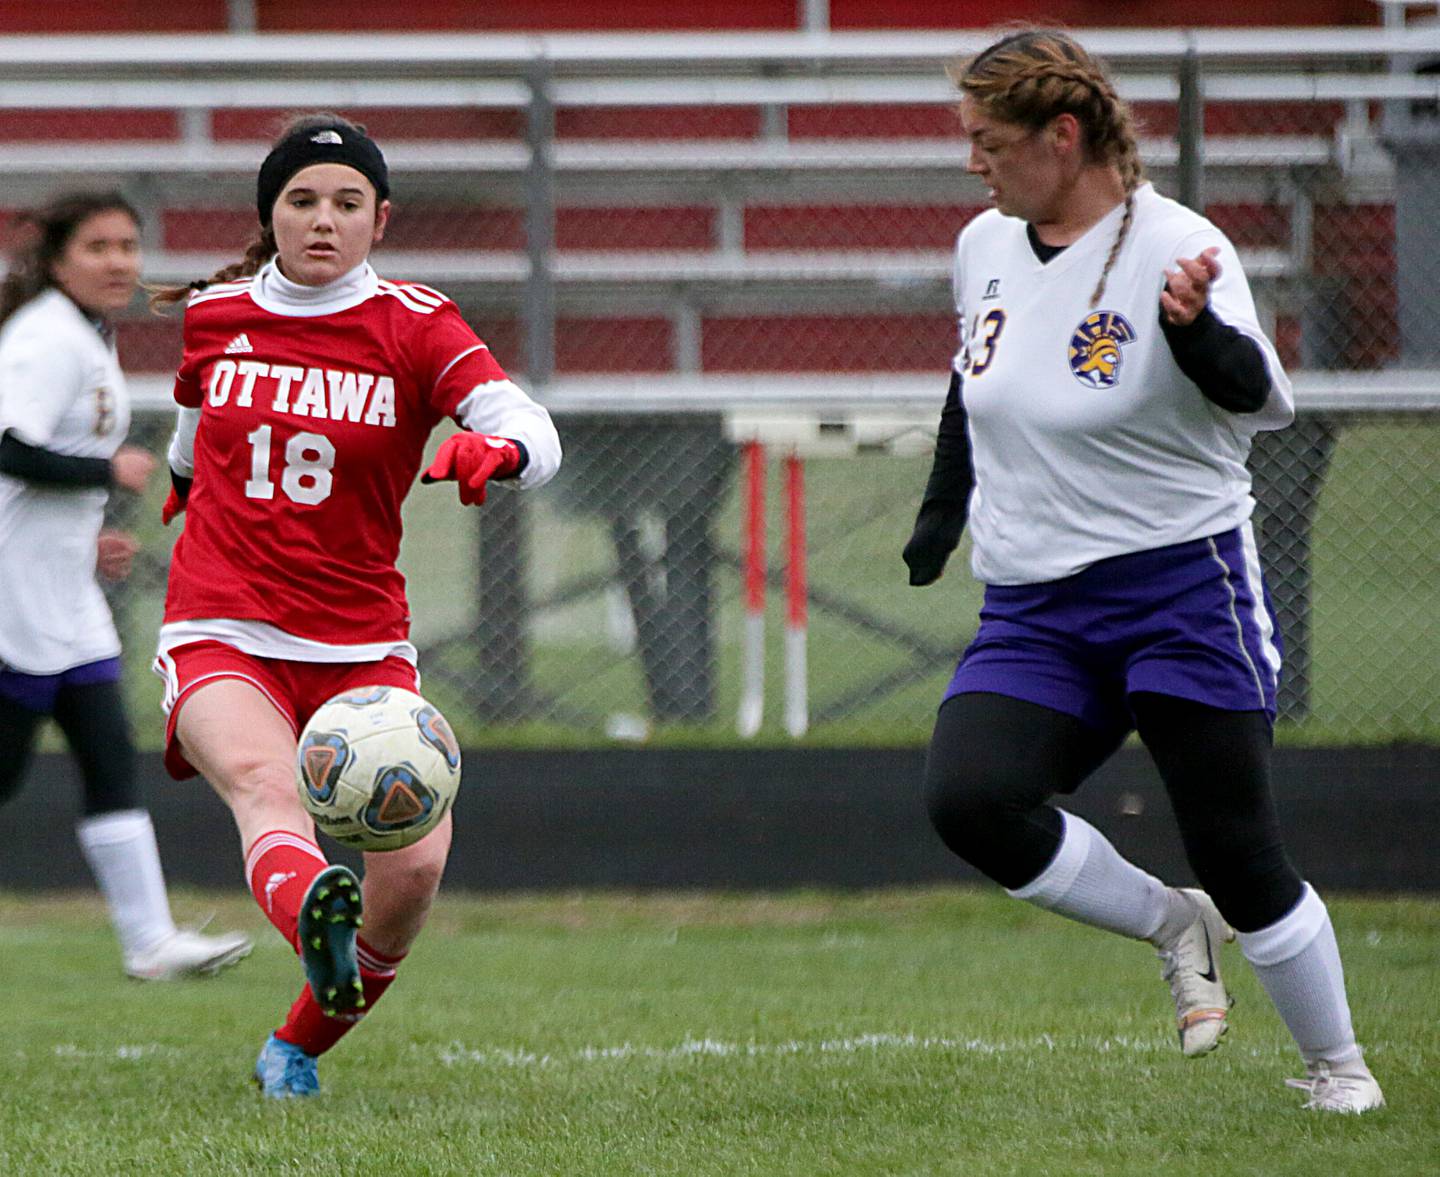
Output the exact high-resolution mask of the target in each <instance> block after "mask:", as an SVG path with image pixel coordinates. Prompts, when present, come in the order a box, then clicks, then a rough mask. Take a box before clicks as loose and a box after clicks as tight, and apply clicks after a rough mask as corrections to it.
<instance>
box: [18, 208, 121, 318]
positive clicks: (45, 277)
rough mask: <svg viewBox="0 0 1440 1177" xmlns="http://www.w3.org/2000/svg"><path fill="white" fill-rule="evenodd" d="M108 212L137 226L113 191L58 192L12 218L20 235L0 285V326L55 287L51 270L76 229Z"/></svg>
mask: <svg viewBox="0 0 1440 1177" xmlns="http://www.w3.org/2000/svg"><path fill="white" fill-rule="evenodd" d="M108 212H122V213H125V214H126V215H127V216H128V217H129V218H130V219H131V220H132V221H134V222H135V225H136V227H137V228H138V227H139V225H140V214H139V213H138V212H136V211H135V206H134V205H132V204H131V203H130V202H129V201H128V200H126V199H125V197H124V196H122V195H121V194H120V193H119V192H115V191H111V192H62V193H60V194H59V195H57V196H55V197H53V198H51V200H50V201H49V202H48V203H46V204H44V205H43V206H41V207H40V208H37V209H33V210H31V211H29V212H24V213H21V214H20V215H19V216H18V217H17V218H16V219H15V224H16V226H17V227H18V228H19V230H20V233H19V239H18V241H17V243H16V244H15V245H14V246H13V247H12V249H11V251H10V268H9V272H8V273H6V275H5V280H4V281H3V282H0V323H4V322H5V320H6V319H8V318H9V317H10V316H11V315H13V314H14V313H15V312H16V311H18V310H19V309H20V308H21V307H22V306H24V305H25V304H26V303H27V302H29V301H30V300H31V299H32V298H34V297H36V296H37V295H39V294H43V293H44V292H45V291H46V290H49V289H50V288H51V287H52V286H54V285H55V277H54V275H53V274H52V273H51V267H52V266H54V264H55V263H56V262H57V261H58V260H59V259H60V255H61V254H62V253H64V252H65V247H66V246H68V245H69V244H70V239H71V238H72V237H74V236H75V232H76V230H77V229H79V228H80V226H81V225H83V224H84V223H85V222H86V221H88V220H89V219H90V218H91V217H93V216H95V215H97V214H98V213H108Z"/></svg>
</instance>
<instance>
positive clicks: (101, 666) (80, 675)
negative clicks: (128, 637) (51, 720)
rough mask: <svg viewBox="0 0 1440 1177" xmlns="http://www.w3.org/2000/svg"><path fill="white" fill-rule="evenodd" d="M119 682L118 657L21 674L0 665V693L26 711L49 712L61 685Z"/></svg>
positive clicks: (52, 708)
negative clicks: (58, 670) (59, 670)
mask: <svg viewBox="0 0 1440 1177" xmlns="http://www.w3.org/2000/svg"><path fill="white" fill-rule="evenodd" d="M119 681H120V659H119V658H102V659H101V660H100V661H99V662H86V663H84V664H82V665H80V666H72V667H71V668H70V669H69V670H62V671H61V672H60V673H59V674H21V673H20V671H18V670H11V669H9V668H8V667H4V668H0V695H3V696H4V697H5V698H7V699H9V700H10V701H11V702H12V703H18V704H20V706H21V707H24V708H25V709H26V710H27V711H38V712H40V713H41V714H43V715H49V714H50V713H51V712H52V711H54V710H55V700H56V699H57V698H59V696H60V692H61V691H62V690H63V689H64V688H65V687H88V686H94V685H95V684H96V683H102V682H119Z"/></svg>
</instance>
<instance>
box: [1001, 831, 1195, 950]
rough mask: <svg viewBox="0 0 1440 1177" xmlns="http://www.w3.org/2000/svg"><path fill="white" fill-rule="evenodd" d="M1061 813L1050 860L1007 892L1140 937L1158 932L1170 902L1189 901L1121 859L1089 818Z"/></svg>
mask: <svg viewBox="0 0 1440 1177" xmlns="http://www.w3.org/2000/svg"><path fill="white" fill-rule="evenodd" d="M1060 816H1061V817H1062V818H1064V819H1065V833H1064V834H1063V835H1062V837H1061V840H1060V849H1059V850H1057V851H1056V852H1055V857H1054V858H1052V859H1051V860H1050V865H1049V866H1047V867H1046V868H1045V869H1044V870H1042V871H1041V872H1040V873H1039V874H1038V875H1036V876H1035V878H1033V879H1032V880H1031V881H1030V882H1028V883H1026V884H1025V886H1023V887H1018V888H1016V889H1015V890H1014V891H1008V892H1007V894H1009V895H1013V896H1014V897H1015V898H1016V899H1024V900H1025V901H1026V902H1028V903H1033V904H1035V906H1036V907H1043V908H1044V909H1045V910H1046V911H1053V912H1056V913H1057V914H1059V915H1063V916H1068V917H1069V918H1070V919H1072V920H1078V921H1079V922H1080V923H1082V924H1089V925H1090V926H1091V927H1095V928H1104V929H1105V930H1106V931H1107V932H1119V933H1120V934H1121V935H1122V936H1133V937H1134V938H1135V939H1137V940H1148V939H1150V938H1151V937H1152V936H1154V935H1155V933H1156V932H1157V931H1158V930H1159V929H1160V926H1161V925H1162V924H1164V923H1165V921H1166V918H1167V916H1169V914H1170V910H1171V905H1172V902H1179V903H1184V904H1187V905H1188V904H1190V901H1189V899H1188V898H1186V897H1185V896H1183V895H1180V894H1179V892H1176V891H1172V890H1171V889H1170V888H1169V887H1167V886H1166V885H1165V884H1164V883H1162V882H1161V881H1160V880H1159V879H1157V878H1156V877H1155V876H1154V875H1152V874H1149V873H1147V872H1146V871H1143V870H1141V869H1140V868H1139V867H1138V866H1136V865H1134V863H1131V862H1127V861H1126V860H1125V859H1124V858H1122V857H1121V856H1120V852H1119V851H1118V850H1116V849H1115V847H1114V846H1112V845H1110V843H1109V842H1108V841H1107V840H1106V839H1105V835H1104V834H1102V833H1101V832H1100V831H1099V830H1097V829H1096V828H1095V827H1094V826H1092V825H1091V824H1090V823H1089V822H1087V821H1084V820H1083V819H1082V818H1078V817H1076V816H1075V815H1074V814H1071V813H1066V812H1065V811H1064V810H1061V811H1060ZM1192 906H1193V905H1192ZM1190 918H1191V919H1193V918H1194V916H1193V915H1191V917H1190ZM1186 922H1187V923H1188V920H1187V921H1186Z"/></svg>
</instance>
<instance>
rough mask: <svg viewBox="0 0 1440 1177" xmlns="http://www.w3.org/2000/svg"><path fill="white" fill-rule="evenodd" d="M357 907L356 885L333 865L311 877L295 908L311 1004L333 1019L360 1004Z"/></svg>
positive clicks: (351, 875) (362, 996)
mask: <svg viewBox="0 0 1440 1177" xmlns="http://www.w3.org/2000/svg"><path fill="white" fill-rule="evenodd" d="M360 905H361V901H360V880H359V879H357V878H356V877H355V872H354V871H352V870H351V869H350V868H349V867H348V866H340V865H338V864H337V865H335V866H327V867H326V868H325V869H324V870H322V871H321V872H320V873H319V874H318V875H316V876H315V878H314V881H312V882H311V884H310V888H309V890H307V891H306V892H305V900H304V902H303V903H302V904H301V905H300V920H299V925H298V928H297V930H296V934H297V935H298V936H299V938H300V963H301V964H302V965H303V966H304V967H305V979H306V980H307V981H308V982H310V992H311V993H312V994H314V996H315V1001H316V1003H317V1004H318V1005H319V1006H320V1008H321V1010H322V1011H324V1013H326V1014H327V1015H329V1016H330V1017H332V1018H333V1017H339V1016H341V1015H342V1014H348V1013H353V1012H354V1011H356V1010H358V1009H360V1008H361V1007H362V1006H363V1005H364V1004H365V990H364V987H363V986H362V985H361V983H360V966H359V964H358V963H356V960H355V929H356V928H358V927H360V926H361V924H362V923H363V921H362V920H361V918H360Z"/></svg>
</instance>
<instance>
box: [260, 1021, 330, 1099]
mask: <svg viewBox="0 0 1440 1177" xmlns="http://www.w3.org/2000/svg"><path fill="white" fill-rule="evenodd" d="M255 1085H256V1086H257V1087H259V1088H260V1094H261V1095H263V1096H264V1097H265V1098H266V1099H303V1098H304V1097H305V1096H307V1095H319V1094H320V1076H319V1074H318V1073H317V1071H316V1069H315V1056H314V1055H309V1054H306V1053H305V1052H304V1051H303V1050H301V1049H300V1048H299V1047H298V1046H296V1045H295V1044H294V1043H292V1042H282V1041H281V1040H280V1039H278V1038H276V1037H275V1035H274V1034H271V1035H270V1037H269V1038H267V1039H265V1045H264V1046H262V1047H261V1048H260V1057H259V1058H257V1059H256V1060H255Z"/></svg>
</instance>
